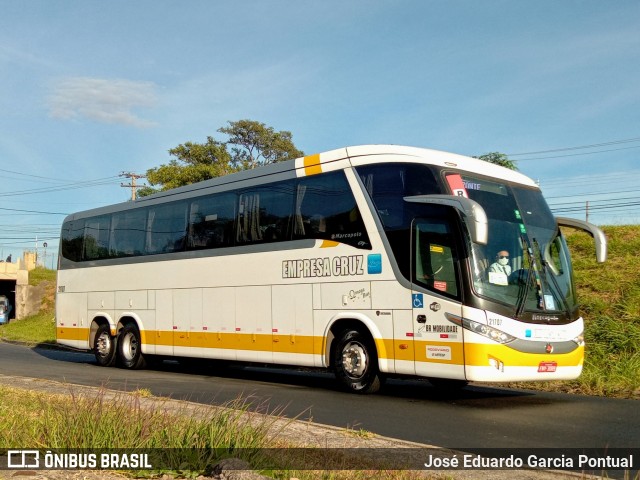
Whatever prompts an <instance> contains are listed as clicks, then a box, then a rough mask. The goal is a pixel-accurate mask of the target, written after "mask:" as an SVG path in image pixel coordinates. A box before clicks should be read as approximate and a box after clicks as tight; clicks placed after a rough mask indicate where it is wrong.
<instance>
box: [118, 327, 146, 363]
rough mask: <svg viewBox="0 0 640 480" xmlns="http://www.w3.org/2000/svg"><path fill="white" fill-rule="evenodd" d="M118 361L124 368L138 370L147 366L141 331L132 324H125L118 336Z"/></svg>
mask: <svg viewBox="0 0 640 480" xmlns="http://www.w3.org/2000/svg"><path fill="white" fill-rule="evenodd" d="M118 362H119V363H120V366H122V367H123V368H129V369H131V370H136V369H139V368H143V367H144V366H145V361H144V357H143V356H142V344H141V342H140V331H139V330H138V327H136V326H135V325H132V324H128V325H125V326H124V327H122V330H121V331H120V335H119V337H118Z"/></svg>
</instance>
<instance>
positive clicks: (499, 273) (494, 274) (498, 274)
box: [489, 250, 511, 285]
mask: <svg viewBox="0 0 640 480" xmlns="http://www.w3.org/2000/svg"><path fill="white" fill-rule="evenodd" d="M509 275H511V265H509V252H508V251H506V250H500V251H499V252H498V253H497V254H496V261H495V262H493V263H492V264H491V265H490V266H489V283H494V284H496V285H507V284H508V283H509Z"/></svg>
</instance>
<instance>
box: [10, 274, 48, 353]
mask: <svg viewBox="0 0 640 480" xmlns="http://www.w3.org/2000/svg"><path fill="white" fill-rule="evenodd" d="M42 283H44V284H45V289H46V293H45V296H44V298H43V301H42V307H41V308H40V312H38V314H36V315H32V316H31V317H28V318H25V319H24V320H19V321H16V320H12V321H11V322H9V323H8V324H6V325H0V340H8V341H14V342H25V343H27V344H29V345H37V344H39V343H55V341H56V322H55V291H56V271H55V270H49V269H46V268H42V267H38V268H36V269H34V270H31V271H30V272H29V285H31V286H37V285H40V284H42Z"/></svg>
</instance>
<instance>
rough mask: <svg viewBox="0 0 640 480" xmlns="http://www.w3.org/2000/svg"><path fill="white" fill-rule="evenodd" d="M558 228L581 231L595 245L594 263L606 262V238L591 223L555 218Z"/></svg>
mask: <svg viewBox="0 0 640 480" xmlns="http://www.w3.org/2000/svg"><path fill="white" fill-rule="evenodd" d="M556 220H557V222H558V226H559V227H571V228H577V229H578V230H583V231H585V232H587V233H588V234H589V235H591V236H592V237H593V240H594V241H595V244H596V261H597V262H598V263H603V262H605V261H606V260H607V237H606V236H605V234H604V232H603V231H602V230H600V229H599V228H598V227H596V226H595V225H594V224H593V223H589V222H585V221H583V220H578V219H577V218H567V217H556Z"/></svg>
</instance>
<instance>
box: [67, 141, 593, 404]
mask: <svg viewBox="0 0 640 480" xmlns="http://www.w3.org/2000/svg"><path fill="white" fill-rule="evenodd" d="M560 226H569V227H573V228H578V229H581V230H585V231H587V232H589V233H590V234H591V235H592V236H593V238H594V240H595V253H596V258H597V260H598V261H599V262H603V261H605V258H606V238H605V236H604V234H603V233H602V231H601V230H600V229H598V228H597V227H596V226H594V225H591V224H589V223H587V222H583V221H580V220H576V219H569V218H555V217H554V216H553V214H552V213H551V211H550V209H549V207H548V205H547V203H546V201H545V200H544V198H543V196H542V193H541V190H540V188H539V187H538V186H537V185H536V183H535V182H534V181H532V180H531V179H529V178H528V177H526V176H524V175H522V174H520V173H518V172H516V171H513V170H509V169H506V168H503V167H500V166H497V165H494V164H491V163H488V162H484V161H482V160H478V159H474V158H469V157H465V156H461V155H457V154H452V153H445V152H440V151H435V150H428V149H422V148H414V147H401V146H392V145H368V146H367V145H365V146H355V147H347V148H341V149H338V150H333V151H329V152H325V153H320V154H315V155H310V156H305V157H303V158H298V159H296V160H290V161H285V162H281V163H276V164H272V165H268V166H263V167H259V168H256V169H254V170H250V171H243V172H239V173H235V174H231V175H228V176H225V177H220V178H215V179H211V180H207V181H204V182H200V183H195V184H191V185H188V186H184V187H180V188H176V189H172V190H167V191H163V192H160V193H157V194H154V195H150V196H148V197H143V198H140V199H138V200H135V201H129V202H125V203H121V204H118V205H113V206H106V207H102V208H97V209H93V210H88V211H83V212H79V213H74V214H72V215H69V216H68V217H66V218H65V220H64V222H63V225H62V232H61V242H60V255H59V268H58V279H57V282H58V284H57V301H56V335H57V342H59V343H60V344H63V345H66V346H70V347H75V348H79V349H84V350H89V351H92V352H93V353H94V354H95V358H96V361H97V363H98V364H99V365H103V366H120V367H123V368H129V369H137V368H142V367H144V366H145V365H146V364H147V362H149V361H153V360H157V359H167V358H172V357H175V358H177V359H178V360H179V359H188V360H189V361H193V359H203V360H204V359H215V360H219V361H223V362H248V363H253V364H261V365H264V364H279V365H287V366H294V367H296V366H297V367H313V368H321V369H328V370H331V371H333V372H334V373H335V376H336V378H337V380H338V381H339V383H340V384H341V385H342V386H343V387H344V388H345V389H346V390H348V391H353V392H359V393H371V392H375V391H377V390H378V389H379V387H380V385H381V383H382V382H383V380H384V379H385V378H387V377H390V376H412V377H424V378H427V379H429V381H431V382H432V383H433V384H435V385H448V386H464V385H466V384H467V382H469V381H482V382H506V381H525V380H526V381H530V380H558V379H573V378H576V377H577V376H579V375H580V373H581V370H582V365H583V358H584V336H583V331H584V321H583V319H582V317H581V316H580V314H579V311H578V302H577V298H576V289H575V284H574V280H573V273H572V267H571V260H570V256H569V250H568V248H567V244H566V242H565V239H564V237H563V234H562V232H561V230H560V228H559V227H560ZM499 267H502V268H499Z"/></svg>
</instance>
